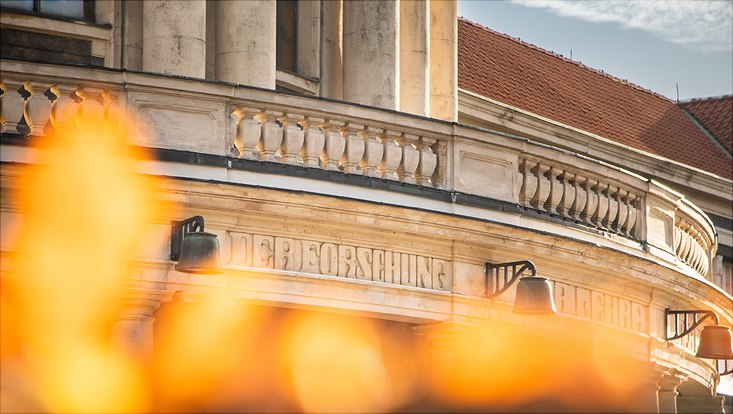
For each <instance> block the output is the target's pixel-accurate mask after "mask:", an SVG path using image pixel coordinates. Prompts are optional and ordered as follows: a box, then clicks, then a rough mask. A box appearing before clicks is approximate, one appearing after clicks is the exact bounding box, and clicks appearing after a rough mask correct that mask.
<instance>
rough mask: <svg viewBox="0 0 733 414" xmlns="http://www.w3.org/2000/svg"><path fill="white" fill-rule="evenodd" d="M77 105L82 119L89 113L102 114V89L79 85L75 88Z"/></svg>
mask: <svg viewBox="0 0 733 414" xmlns="http://www.w3.org/2000/svg"><path fill="white" fill-rule="evenodd" d="M76 96H77V97H78V100H77V101H76V102H77V105H78V106H79V109H78V112H77V113H78V114H79V116H80V117H81V118H82V119H83V118H86V117H89V116H90V115H95V114H96V115H102V113H103V111H104V105H103V102H102V90H101V89H96V88H87V87H79V88H78V89H77V90H76Z"/></svg>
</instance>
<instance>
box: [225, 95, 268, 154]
mask: <svg viewBox="0 0 733 414" xmlns="http://www.w3.org/2000/svg"><path fill="white" fill-rule="evenodd" d="M232 117H233V118H234V119H235V120H236V123H237V135H236V137H235V138H234V147H235V148H236V149H237V150H238V152H239V157H240V158H244V159H245V160H258V159H260V152H259V150H258V147H259V142H260V137H261V136H262V122H261V119H262V110H261V109H259V108H237V109H235V110H234V111H233V112H232Z"/></svg>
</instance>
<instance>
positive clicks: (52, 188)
mask: <svg viewBox="0 0 733 414" xmlns="http://www.w3.org/2000/svg"><path fill="white" fill-rule="evenodd" d="M56 121H57V124H56V128H55V132H54V133H53V134H50V135H49V136H47V137H43V138H37V139H36V142H35V145H33V146H32V147H30V148H32V149H31V151H33V153H34V154H35V160H34V162H35V163H34V164H31V165H26V166H23V167H22V175H20V176H19V177H18V181H17V187H16V188H15V191H14V193H13V194H11V195H10V197H11V198H12V200H13V201H14V202H15V203H17V206H18V209H19V211H22V212H23V218H22V221H21V223H20V229H19V231H18V234H17V239H16V240H14V241H13V248H14V255H13V256H12V257H11V259H10V260H9V261H8V262H9V265H8V268H9V269H10V270H11V271H12V272H13V275H16V276H17V277H15V278H11V279H6V278H5V275H4V279H3V298H2V300H3V309H2V310H3V321H2V322H3V338H4V339H3V350H2V362H3V379H4V380H5V379H6V378H12V381H13V382H15V385H14V386H13V387H10V389H8V388H6V387H3V394H2V397H3V400H4V403H3V410H8V411H14V410H16V409H26V410H27V409H31V410H33V409H42V410H48V411H56V412H100V411H111V410H114V411H139V410H144V409H145V408H146V407H147V406H148V399H149V395H148V394H147V391H146V388H147V387H146V386H145V379H144V377H143V375H142V369H141V367H140V366H139V365H138V364H136V363H135V361H134V360H132V359H131V358H130V357H129V356H128V355H125V354H124V353H114V352H109V343H108V342H109V332H110V326H111V321H113V320H114V317H115V315H116V313H117V312H118V310H119V308H120V306H123V305H124V303H123V299H124V298H123V296H122V290H121V286H122V283H123V281H124V278H125V277H126V276H127V275H128V273H129V271H130V269H131V263H130V261H129V259H130V257H131V254H132V252H133V251H134V250H135V249H136V245H137V244H138V243H139V241H140V240H141V239H142V235H143V234H142V232H143V228H144V225H145V223H146V221H148V220H150V219H151V218H152V217H154V216H155V215H156V214H159V213H160V212H161V209H162V207H163V206H162V204H160V203H159V202H156V197H154V196H153V194H152V192H151V188H152V185H153V184H154V183H152V182H151V179H150V178H147V177H145V176H142V175H137V174H135V173H134V172H133V171H134V163H135V162H136V161H137V160H139V159H141V158H143V156H144V154H143V153H141V152H140V150H136V149H134V148H133V147H130V146H128V145H127V130H128V127H129V126H128V125H126V124H125V122H124V117H123V115H122V114H120V113H114V112H112V113H110V112H104V111H103V110H102V108H98V109H97V110H95V109H94V108H91V109H89V108H88V109H87V110H86V111H84V113H83V114H82V113H81V112H79V113H68V114H65V115H64V116H60V117H58V119H57V120H56ZM6 337H7V338H9V339H8V340H6V339H5V338H6ZM8 342H10V343H8ZM6 364H8V365H6ZM6 367H10V370H11V371H8V370H6ZM16 378H20V380H18V379H16ZM9 381H11V380H10V379H9ZM16 381H17V382H16ZM4 382H5V381H4ZM16 404H17V405H16Z"/></svg>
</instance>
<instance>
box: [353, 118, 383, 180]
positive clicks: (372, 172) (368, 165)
mask: <svg viewBox="0 0 733 414" xmlns="http://www.w3.org/2000/svg"><path fill="white" fill-rule="evenodd" d="M379 131H380V130H379V129H377V128H374V127H366V128H365V129H364V130H363V131H362V132H361V136H362V139H363V140H364V157H362V159H361V161H360V162H359V167H361V173H362V174H364V175H365V176H367V177H380V176H381V174H380V172H379V164H380V163H381V162H382V157H383V156H384V145H383V144H382V141H380V140H379V139H378V137H377V134H378V133H379Z"/></svg>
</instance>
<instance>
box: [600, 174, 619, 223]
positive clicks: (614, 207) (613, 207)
mask: <svg viewBox="0 0 733 414" xmlns="http://www.w3.org/2000/svg"><path fill="white" fill-rule="evenodd" d="M618 191H619V187H616V186H614V185H611V184H609V185H608V188H607V189H606V193H605V196H606V198H607V199H608V212H607V213H606V216H605V217H604V218H603V220H602V221H601V227H603V228H604V229H606V230H613V223H614V222H616V217H617V216H618V199H617V198H616V197H617V194H618Z"/></svg>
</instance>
